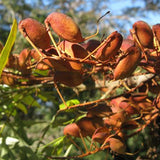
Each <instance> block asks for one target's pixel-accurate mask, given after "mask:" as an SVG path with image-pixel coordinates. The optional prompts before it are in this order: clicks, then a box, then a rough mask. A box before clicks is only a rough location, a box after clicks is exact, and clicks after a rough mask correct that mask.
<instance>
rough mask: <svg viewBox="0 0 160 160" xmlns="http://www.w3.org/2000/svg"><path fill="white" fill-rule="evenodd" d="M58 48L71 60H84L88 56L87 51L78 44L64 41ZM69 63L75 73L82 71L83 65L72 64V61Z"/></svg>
mask: <svg viewBox="0 0 160 160" xmlns="http://www.w3.org/2000/svg"><path fill="white" fill-rule="evenodd" d="M58 47H59V49H60V50H61V51H62V52H63V53H65V54H67V55H68V56H70V57H71V58H80V59H83V58H85V57H86V56H87V55H88V53H87V51H86V50H85V49H84V48H83V47H82V46H81V45H80V44H78V43H73V42H69V41H62V42H61V43H60V44H59V45H58ZM69 63H70V66H71V68H72V69H73V70H75V71H80V70H81V69H82V64H81V63H77V62H72V61H70V62H69Z"/></svg>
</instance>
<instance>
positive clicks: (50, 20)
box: [45, 12, 84, 42]
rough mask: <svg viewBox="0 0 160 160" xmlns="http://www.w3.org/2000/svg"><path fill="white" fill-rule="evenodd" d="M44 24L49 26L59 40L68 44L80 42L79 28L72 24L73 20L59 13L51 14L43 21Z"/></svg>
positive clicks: (81, 39)
mask: <svg viewBox="0 0 160 160" xmlns="http://www.w3.org/2000/svg"><path fill="white" fill-rule="evenodd" d="M45 24H46V25H47V26H48V25H50V26H51V28H52V29H53V31H54V32H55V33H56V34H57V35H59V36H60V37H61V38H63V39H65V40H68V41H70V42H82V41H84V39H83V38H82V35H81V31H80V28H79V27H78V25H77V24H76V23H75V22H74V20H73V19H72V18H71V17H69V16H67V15H65V14H63V13H59V12H53V13H51V14H50V15H48V17H47V18H46V19H45Z"/></svg>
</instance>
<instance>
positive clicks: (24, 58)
mask: <svg viewBox="0 0 160 160" xmlns="http://www.w3.org/2000/svg"><path fill="white" fill-rule="evenodd" d="M18 64H19V67H18V70H19V71H21V73H22V75H28V74H30V73H31V69H27V67H28V66H31V55H30V50H29V49H27V48H25V49H23V50H22V51H21V53H20V54H19V58H18Z"/></svg>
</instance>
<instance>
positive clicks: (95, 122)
mask: <svg viewBox="0 0 160 160" xmlns="http://www.w3.org/2000/svg"><path fill="white" fill-rule="evenodd" d="M77 125H78V127H79V128H80V129H81V131H82V133H84V134H85V135H86V136H90V137H91V136H92V135H93V133H94V132H95V130H96V129H97V128H99V127H102V126H103V122H102V119H101V118H96V117H94V118H89V117H84V118H81V119H80V120H79V121H78V122H77Z"/></svg>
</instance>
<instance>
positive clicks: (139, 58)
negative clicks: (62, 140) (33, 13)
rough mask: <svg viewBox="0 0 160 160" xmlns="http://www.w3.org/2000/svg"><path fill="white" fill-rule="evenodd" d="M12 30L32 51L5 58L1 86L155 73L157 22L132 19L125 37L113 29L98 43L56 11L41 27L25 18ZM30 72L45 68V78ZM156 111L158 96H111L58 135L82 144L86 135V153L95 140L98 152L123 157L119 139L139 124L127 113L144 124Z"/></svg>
mask: <svg viewBox="0 0 160 160" xmlns="http://www.w3.org/2000/svg"><path fill="white" fill-rule="evenodd" d="M18 27H19V31H20V32H21V33H22V35H23V36H24V37H25V38H26V40H27V41H28V42H29V43H30V44H31V45H32V47H33V49H24V50H23V51H21V53H20V54H18V55H17V54H11V55H10V57H9V61H8V63H7V65H6V68H5V70H4V71H3V73H2V78H1V83H4V84H7V85H11V86H14V85H32V84H35V83H42V82H43V81H44V80H45V82H48V81H54V82H55V83H60V84H63V85H66V86H69V87H76V86H78V85H80V84H82V83H83V81H85V78H84V77H87V76H86V75H93V76H94V75H96V74H97V73H98V74H99V73H100V72H102V73H103V74H105V75H108V77H109V78H110V79H109V80H119V79H124V78H127V77H129V76H131V75H132V74H133V72H134V71H135V69H136V68H137V66H141V67H142V68H144V69H145V70H146V71H147V72H151V73H156V74H159V73H160V67H159V63H160V57H159V51H160V47H159V46H160V45H159V43H160V24H156V25H154V26H153V27H152V28H151V27H150V26H149V25H148V24H147V23H146V22H144V21H137V22H135V23H134V24H133V26H132V29H131V30H130V33H131V34H130V36H128V37H127V38H124V37H123V36H122V34H121V33H119V32H118V31H114V32H112V33H110V34H109V35H108V36H107V37H106V38H104V39H102V40H101V41H100V40H97V39H93V38H92V37H93V36H95V35H96V34H95V35H93V36H90V37H83V36H82V33H81V30H80V28H79V26H78V25H77V24H76V23H75V22H74V20H73V19H71V17H69V16H67V15H65V14H63V13H59V12H53V13H51V14H50V15H48V17H47V18H46V19H45V21H44V24H41V23H40V22H38V21H37V20H35V19H32V18H26V19H24V20H22V21H20V22H19V26H18ZM52 31H53V32H55V33H56V34H57V35H58V37H59V42H56V41H55V39H54V37H53V35H52ZM90 66H91V67H90ZM7 69H13V70H17V71H18V75H17V76H16V75H12V76H11V75H10V74H7ZM34 69H37V70H47V71H48V75H47V78H48V77H49V79H47V78H46V79H45V77H43V79H40V78H39V77H36V76H34V75H33V70H34ZM21 79H23V81H21ZM25 80H26V81H25ZM47 80H48V81H47ZM151 89H153V87H151ZM146 106H147V107H146ZM159 108H160V107H159V96H157V99H156V103H154V104H153V103H152V100H148V99H147V96H144V95H137V96H135V95H132V94H131V95H129V96H128V95H127V96H126V97H125V96H121V97H118V98H113V99H112V100H111V101H109V102H106V103H105V104H104V103H103V104H95V105H92V106H90V107H88V108H87V112H86V116H85V117H83V118H81V119H80V120H78V121H76V122H75V123H72V124H69V125H67V126H66V127H65V128H64V134H65V135H66V136H73V137H76V138H81V139H82V142H83V143H84V141H83V138H85V137H90V138H91V148H90V149H91V150H88V149H87V148H86V145H85V144H84V146H85V148H86V153H87V154H88V155H89V154H91V153H92V152H93V148H94V149H95V148H96V146H95V145H94V143H95V142H96V143H97V142H98V143H99V144H100V146H101V147H100V149H101V150H103V149H105V148H110V149H111V150H112V151H113V152H117V153H119V154H125V153H126V146H125V140H126V138H127V137H129V135H125V131H126V130H134V133H135V134H136V133H138V132H139V131H140V130H142V129H143V127H144V126H145V125H142V126H140V124H139V123H138V122H137V121H136V120H133V118H132V117H133V115H138V116H139V115H141V117H142V119H143V121H145V124H149V123H150V121H151V120H152V116H148V115H150V113H153V114H152V115H154V116H155V117H156V116H157V109H159ZM135 129H136V131H135ZM87 154H85V155H87Z"/></svg>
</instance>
